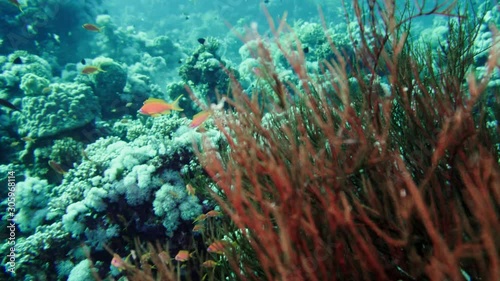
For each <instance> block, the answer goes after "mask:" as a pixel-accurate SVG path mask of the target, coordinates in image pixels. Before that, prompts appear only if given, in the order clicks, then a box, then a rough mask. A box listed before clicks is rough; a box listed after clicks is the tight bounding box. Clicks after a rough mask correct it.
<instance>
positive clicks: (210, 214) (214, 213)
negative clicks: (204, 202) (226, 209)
mask: <svg viewBox="0 0 500 281" xmlns="http://www.w3.org/2000/svg"><path fill="white" fill-rule="evenodd" d="M205 216H206V217H207V218H214V217H218V216H220V212H219V211H216V210H212V211H208V212H207V213H206V214H205Z"/></svg>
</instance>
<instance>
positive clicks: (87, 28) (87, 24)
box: [82, 23, 104, 32]
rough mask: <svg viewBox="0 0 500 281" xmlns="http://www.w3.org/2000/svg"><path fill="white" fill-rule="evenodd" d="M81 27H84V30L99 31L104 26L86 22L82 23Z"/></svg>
mask: <svg viewBox="0 0 500 281" xmlns="http://www.w3.org/2000/svg"><path fill="white" fill-rule="evenodd" d="M82 27H83V28H85V29H86V30H88V31H92V32H101V30H102V29H103V28H104V27H97V26H96V25H95V24H91V23H86V24H84V25H82Z"/></svg>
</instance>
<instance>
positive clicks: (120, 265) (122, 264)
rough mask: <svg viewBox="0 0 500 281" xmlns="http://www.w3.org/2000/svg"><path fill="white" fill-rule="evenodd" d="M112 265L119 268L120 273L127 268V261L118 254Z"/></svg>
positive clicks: (114, 257)
mask: <svg viewBox="0 0 500 281" xmlns="http://www.w3.org/2000/svg"><path fill="white" fill-rule="evenodd" d="M111 265H112V266H114V267H116V268H118V270H119V271H122V270H124V269H125V268H126V266H125V261H124V260H123V259H122V258H121V257H120V256H119V255H118V254H114V255H113V259H112V260H111Z"/></svg>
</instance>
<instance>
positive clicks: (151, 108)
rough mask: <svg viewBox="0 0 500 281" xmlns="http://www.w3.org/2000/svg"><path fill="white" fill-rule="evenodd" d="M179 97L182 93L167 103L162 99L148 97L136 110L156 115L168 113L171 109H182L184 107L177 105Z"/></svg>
mask: <svg viewBox="0 0 500 281" xmlns="http://www.w3.org/2000/svg"><path fill="white" fill-rule="evenodd" d="M181 98H182V95H180V96H179V97H178V98H177V99H175V101H174V102H173V103H167V102H166V101H164V100H162V99H155V98H149V99H147V100H146V101H145V102H144V105H143V106H142V107H141V108H140V109H139V111H138V112H139V113H141V114H144V115H149V116H152V117H157V116H160V115H162V114H169V113H170V111H172V110H176V111H183V110H184V109H182V108H180V107H179V100H180V99H181Z"/></svg>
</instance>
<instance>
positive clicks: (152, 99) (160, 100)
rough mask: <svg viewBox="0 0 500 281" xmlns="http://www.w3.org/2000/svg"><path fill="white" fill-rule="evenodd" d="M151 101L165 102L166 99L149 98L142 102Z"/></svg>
mask: <svg viewBox="0 0 500 281" xmlns="http://www.w3.org/2000/svg"><path fill="white" fill-rule="evenodd" d="M152 102H161V103H167V102H166V101H164V100H162V99H157V98H149V99H147V100H145V101H144V104H147V103H152Z"/></svg>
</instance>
